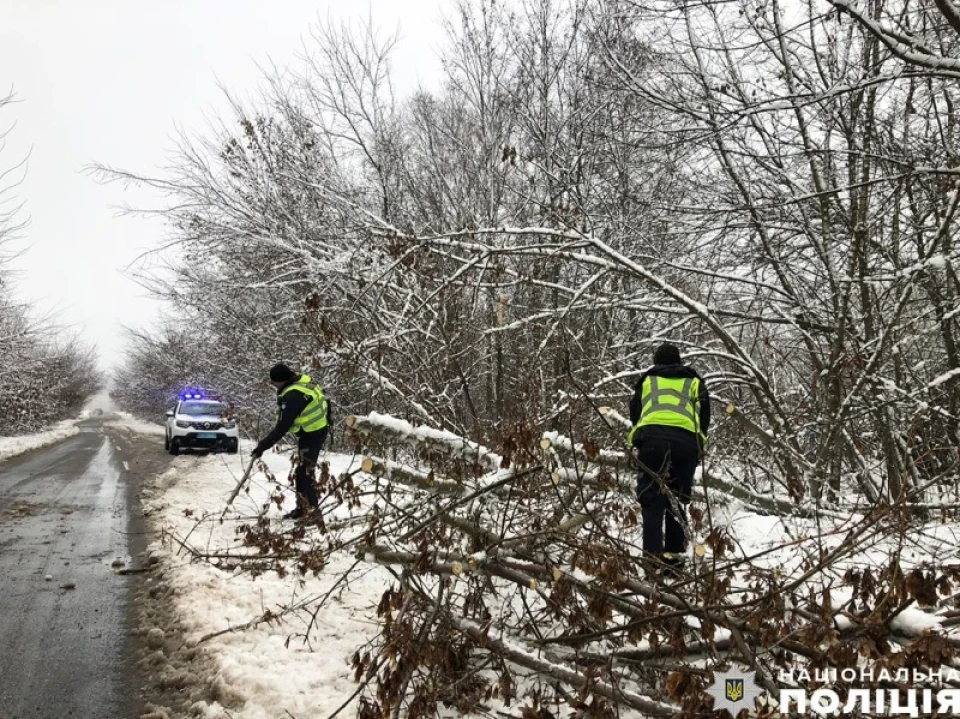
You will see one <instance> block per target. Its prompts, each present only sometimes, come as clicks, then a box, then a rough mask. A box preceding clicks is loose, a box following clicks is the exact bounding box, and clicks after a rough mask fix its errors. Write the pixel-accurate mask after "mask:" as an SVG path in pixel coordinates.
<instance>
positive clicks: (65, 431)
mask: <svg viewBox="0 0 960 719" xmlns="http://www.w3.org/2000/svg"><path fill="white" fill-rule="evenodd" d="M78 432H80V429H79V428H78V427H77V420H75V419H67V420H64V421H63V422H58V423H57V424H55V425H53V427H51V428H50V429H47V430H44V431H43V432H37V433H35V434H24V435H20V436H19V437H0V461H3V460H5V459H9V458H10V457H14V456H16V455H18V454H23V453H24V452H29V451H30V450H32V449H38V448H40V447H46V446H47V445H50V444H54V443H56V442H59V441H60V440H62V439H66V438H67V437H72V436H73V435H75V434H77V433H78Z"/></svg>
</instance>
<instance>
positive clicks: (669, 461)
mask: <svg viewBox="0 0 960 719" xmlns="http://www.w3.org/2000/svg"><path fill="white" fill-rule="evenodd" d="M630 421H631V422H632V423H633V429H631V430H630V434H628V435H627V443H628V444H630V445H631V446H632V447H633V448H634V454H635V456H636V457H637V458H638V460H639V462H640V476H639V478H638V480H637V499H638V500H639V502H640V506H641V508H642V510H643V549H644V554H645V555H646V559H647V560H648V566H652V568H653V570H654V572H656V571H657V570H660V569H667V570H668V571H674V572H675V571H676V570H677V569H679V567H681V566H682V565H683V562H684V560H685V559H686V556H685V553H686V546H687V538H688V533H687V515H686V505H687V504H689V502H690V494H691V492H692V490H693V476H694V472H695V471H696V468H697V463H698V462H699V460H700V455H701V454H702V451H703V448H704V446H705V443H706V437H707V430H708V429H709V428H710V394H709V392H708V391H707V385H706V383H705V382H704V381H703V378H702V377H700V375H699V374H697V372H696V370H694V369H693V368H692V367H688V366H686V365H684V364H683V362H682V360H681V358H680V350H679V349H677V347H675V346H674V345H672V344H663V345H661V346H660V347H658V348H657V350H656V351H655V352H654V354H653V367H651V368H650V369H648V370H647V371H646V372H644V374H643V375H642V376H641V377H640V380H639V381H638V382H637V385H636V389H635V391H634V395H633V398H632V399H631V400H630ZM664 523H666V532H664Z"/></svg>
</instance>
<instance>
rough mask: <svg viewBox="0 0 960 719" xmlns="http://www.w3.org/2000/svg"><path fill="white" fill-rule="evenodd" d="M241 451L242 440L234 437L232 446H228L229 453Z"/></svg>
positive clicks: (231, 441) (231, 442)
mask: <svg viewBox="0 0 960 719" xmlns="http://www.w3.org/2000/svg"><path fill="white" fill-rule="evenodd" d="M239 451H240V440H239V439H232V440H230V446H229V447H228V448H227V453H228V454H236V453H237V452H239Z"/></svg>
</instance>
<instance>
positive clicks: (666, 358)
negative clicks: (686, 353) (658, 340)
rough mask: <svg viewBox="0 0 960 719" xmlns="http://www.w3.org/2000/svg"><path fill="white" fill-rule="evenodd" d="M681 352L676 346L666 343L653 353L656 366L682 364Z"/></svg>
mask: <svg viewBox="0 0 960 719" xmlns="http://www.w3.org/2000/svg"><path fill="white" fill-rule="evenodd" d="M681 361H682V360H681V359H680V350H679V349H677V348H676V346H674V345H672V344H669V343H666V342H665V343H664V344H662V345H660V346H659V347H657V349H656V351H655V352H654V353H653V363H654V364H680V363H681Z"/></svg>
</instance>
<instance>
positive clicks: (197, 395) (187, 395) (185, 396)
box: [180, 390, 203, 399]
mask: <svg viewBox="0 0 960 719" xmlns="http://www.w3.org/2000/svg"><path fill="white" fill-rule="evenodd" d="M180 399H203V393H201V392H196V391H193V390H191V391H189V392H184V393H183V394H181V395H180Z"/></svg>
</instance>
